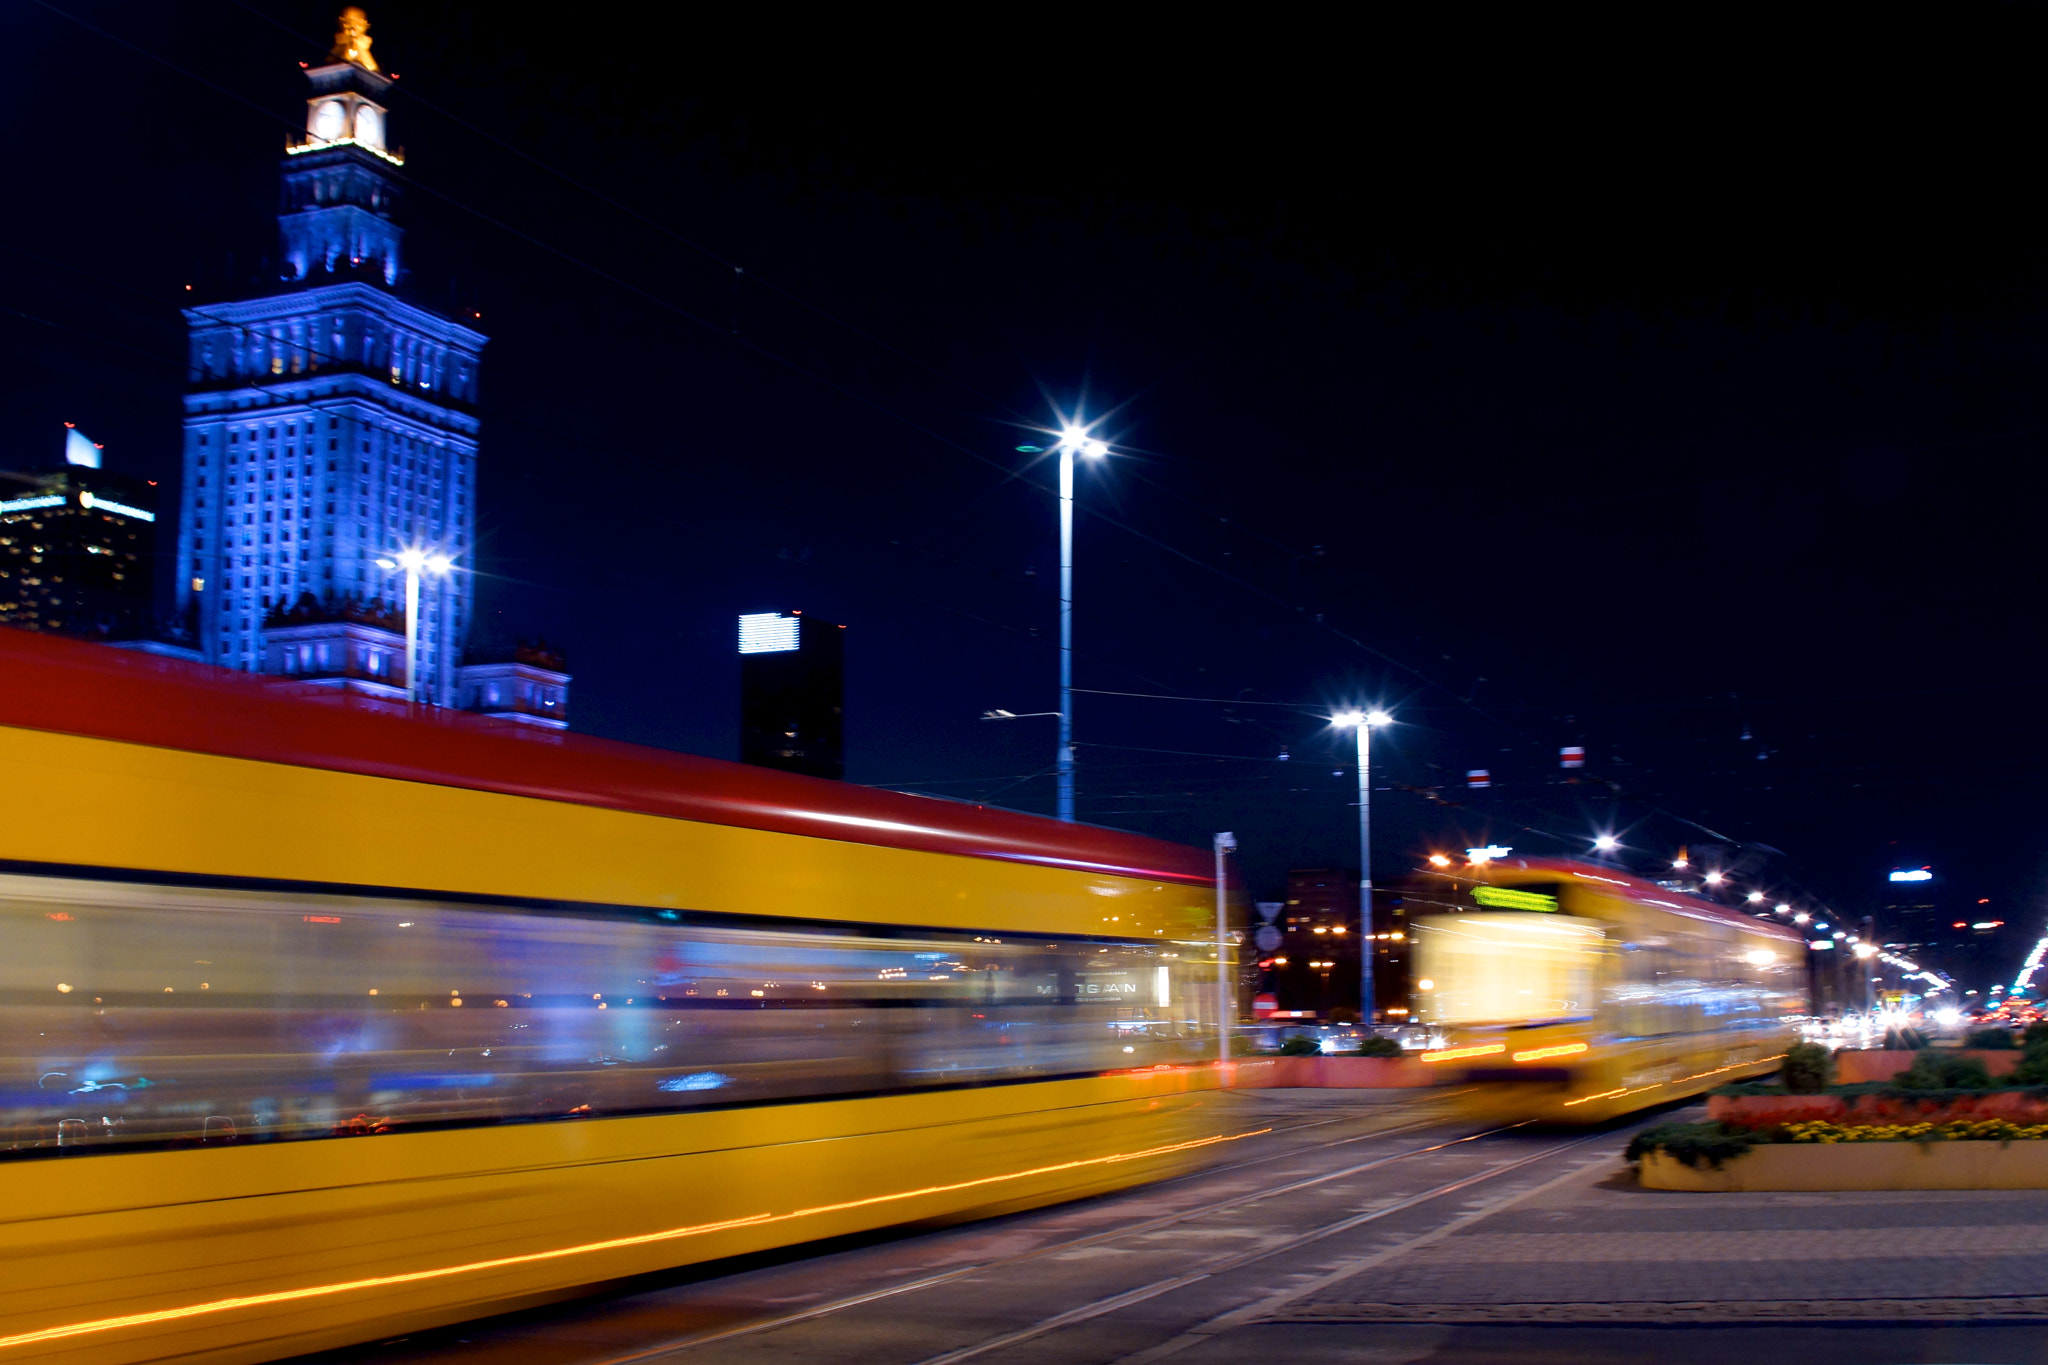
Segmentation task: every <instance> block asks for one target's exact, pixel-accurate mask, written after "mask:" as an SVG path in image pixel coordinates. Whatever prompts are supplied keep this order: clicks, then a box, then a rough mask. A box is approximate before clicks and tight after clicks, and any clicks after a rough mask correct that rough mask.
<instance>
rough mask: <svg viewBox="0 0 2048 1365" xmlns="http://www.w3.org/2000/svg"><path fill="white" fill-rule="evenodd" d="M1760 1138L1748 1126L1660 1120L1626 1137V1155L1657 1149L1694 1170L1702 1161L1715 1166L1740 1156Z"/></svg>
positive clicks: (1635, 1156) (1635, 1158) (1640, 1155)
mask: <svg viewBox="0 0 2048 1365" xmlns="http://www.w3.org/2000/svg"><path fill="white" fill-rule="evenodd" d="M1760 1140H1761V1139H1760V1138H1759V1137H1758V1136H1757V1134H1756V1133H1754V1132H1752V1131H1751V1130H1750V1129H1747V1128H1731V1127H1729V1126H1728V1125H1727V1124H1725V1123H1717V1122H1710V1123H1660V1124H1657V1125H1656V1126H1655V1127H1653V1128H1645V1129H1644V1130H1643V1131H1642V1132H1640V1133H1637V1134H1636V1135H1635V1137H1633V1138H1632V1139H1630V1140H1629V1144H1628V1153H1627V1155H1628V1159H1629V1160H1630V1161H1641V1160H1642V1159H1643V1157H1644V1156H1645V1155H1647V1154H1648V1153H1650V1152H1653V1151H1661V1152H1663V1153H1664V1155H1666V1156H1668V1157H1670V1158H1671V1159H1672V1160H1673V1161H1678V1162H1682V1163H1684V1164H1685V1165H1687V1166H1690V1167H1692V1168H1693V1169H1694V1170H1698V1169H1699V1165H1700V1163H1701V1162H1703V1161H1704V1162H1705V1163H1707V1164H1708V1165H1709V1166H1712V1167H1713V1168H1714V1169H1715V1170H1719V1169H1720V1168H1721V1163H1722V1162H1724V1161H1726V1160H1728V1159H1729V1158H1730V1157H1738V1156H1741V1155H1742V1154H1743V1153H1744V1152H1746V1151H1748V1150H1749V1149H1750V1148H1752V1147H1754V1146H1756V1144H1757V1143H1758V1142H1759V1141H1760Z"/></svg>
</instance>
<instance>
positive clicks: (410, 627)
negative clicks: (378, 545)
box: [377, 550, 455, 703]
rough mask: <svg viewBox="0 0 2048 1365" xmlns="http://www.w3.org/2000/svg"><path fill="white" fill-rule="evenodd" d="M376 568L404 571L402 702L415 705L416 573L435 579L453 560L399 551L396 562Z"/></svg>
mask: <svg viewBox="0 0 2048 1365" xmlns="http://www.w3.org/2000/svg"><path fill="white" fill-rule="evenodd" d="M377 567H378V568H380V569H404V570H405V699H406V701H408V702H414V703H416V702H418V701H419V699H420V674H419V653H420V574H421V573H423V572H424V573H431V574H433V575H434V576H435V577H436V578H439V577H441V576H443V575H444V574H446V573H447V572H448V571H449V570H450V569H452V568H454V567H455V561H454V560H452V559H450V558H449V557H448V556H447V555H440V554H433V555H430V554H428V553H427V552H426V551H425V550H400V551H399V552H398V558H397V559H395V560H392V559H380V560H378V561H377Z"/></svg>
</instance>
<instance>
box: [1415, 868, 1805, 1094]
mask: <svg viewBox="0 0 2048 1365" xmlns="http://www.w3.org/2000/svg"><path fill="white" fill-rule="evenodd" d="M1401 909H1402V913H1403V917H1404V919H1405V921H1406V923H1407V925H1408V928H1407V930H1406V931H1405V932H1406V933H1407V934H1409V935H1410V936H1412V938H1413V940H1414V957H1413V960H1414V963H1415V966H1414V973H1415V979H1414V982H1413V986H1414V991H1415V996H1414V998H1415V1000H1416V1003H1417V1011H1416V1013H1417V1015H1418V1016H1419V1018H1420V1019H1421V1020H1422V1021H1424V1022H1426V1023H1428V1024H1429V1025H1431V1026H1432V1027H1433V1028H1437V1029H1441V1030H1442V1032H1443V1036H1444V1040H1445V1041H1444V1043H1443V1045H1442V1046H1440V1047H1436V1048H1433V1049H1431V1050H1429V1051H1427V1052H1424V1053H1422V1054H1421V1058H1422V1060H1423V1062H1425V1063H1427V1064H1429V1065H1430V1066H1432V1067H1433V1068H1435V1069H1436V1073H1437V1076H1438V1079H1439V1080H1440V1081H1441V1082H1447V1083H1458V1084H1460V1085H1461V1086H1463V1087H1465V1095H1464V1104H1465V1105H1466V1106H1467V1107H1469V1108H1471V1109H1474V1110H1476V1111H1478V1112H1481V1113H1483V1114H1485V1115H1486V1116H1487V1117H1490V1118H1497V1119H1504V1120H1509V1121H1514V1120H1520V1119H1538V1120H1547V1121H1557V1122H1570V1123H1593V1122H1598V1121H1600V1120H1603V1119H1607V1118H1612V1117H1614V1116H1615V1115H1618V1114H1623V1113H1626V1112H1628V1111H1630V1110H1634V1109H1641V1108H1644V1107H1646V1106H1649V1105H1653V1104H1662V1103H1664V1102H1666V1101H1668V1100H1675V1099H1682V1098H1684V1097H1686V1096H1689V1095H1696V1094H1699V1093H1701V1092H1702V1091H1705V1090H1708V1089H1711V1088H1713V1087H1714V1086H1718V1085H1726V1084H1728V1083H1730V1082H1733V1081H1739V1080H1742V1079H1744V1078H1746V1077H1751V1076H1757V1075H1762V1074H1765V1073H1767V1072H1770V1071H1772V1070H1774V1069H1776V1067H1777V1064H1778V1061H1779V1059H1780V1058H1782V1057H1783V1056H1784V1053H1785V1049H1786V1048H1787V1047H1789V1046H1790V1045H1791V1044H1793V1043H1795V1042H1797V1041H1798V1033H1797V1028H1796V1021H1797V1019H1798V1017H1799V1016H1800V1015H1802V1014H1803V1013H1805V1011H1806V1008H1807V1006H1806V999H1807V986H1806V945H1805V943H1804V941H1803V940H1802V939H1801V938H1800V937H1799V936H1798V935H1797V934H1796V933H1794V932H1793V931H1792V930H1791V929H1789V928H1787V927H1786V926H1783V925H1780V924H1776V923H1773V922H1770V921H1765V920H1759V919H1757V918H1755V917H1753V916H1750V915H1746V914H1743V913H1741V912H1739V911H1735V910H1730V909H1728V908H1726V907H1724V906H1720V905H1716V904H1714V903H1713V902H1712V901H1708V900H1705V899H1702V898H1700V897H1697V896H1692V895H1688V894H1685V893H1683V892H1676V891H1672V890H1670V889H1668V888H1665V887H1661V886H1658V885H1657V884H1656V883H1654V882H1649V881H1645V880H1643V879H1641V878H1638V877H1632V876H1629V875H1628V874H1626V873H1623V872H1619V871H1617V870H1615V869H1613V868H1609V867H1601V866H1592V865H1588V864H1584V863H1579V862H1573V861H1568V860H1563V859H1545V858H1513V859H1502V860H1498V861H1491V862H1485V863H1479V864H1475V865H1472V866H1468V867H1464V868H1457V869H1453V870H1451V871H1447V872H1443V873H1438V874H1433V875H1420V876H1418V877H1417V878H1416V879H1415V880H1414V881H1413V882H1411V883H1410V885H1409V886H1408V887H1407V888H1406V889H1405V891H1404V894H1403V895H1402V905H1401Z"/></svg>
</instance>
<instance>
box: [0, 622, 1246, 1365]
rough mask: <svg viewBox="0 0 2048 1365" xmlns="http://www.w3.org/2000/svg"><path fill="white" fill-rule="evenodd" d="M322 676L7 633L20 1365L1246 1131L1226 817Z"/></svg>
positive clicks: (243, 1345)
mask: <svg viewBox="0 0 2048 1365" xmlns="http://www.w3.org/2000/svg"><path fill="white" fill-rule="evenodd" d="M278 686H279V684H278V681H277V680H263V679H256V678H249V677H243V676H238V675H232V674H225V673H222V672H219V671H217V670H212V669H204V668H200V667H197V666H191V665H185V664H182V663H179V662H176V661H172V660H165V659H160V658H156V657H152V656H149V655H145V654H141V653H131V652H126V651H119V650H112V649H107V648H105V647H101V646H92V645H79V644H70V643H66V642H62V641H57V640H52V639H48V638H45V637H39V636H33V635H26V634H21V633H17V632H13V631H0V744H4V745H5V752H6V755H7V766H6V780H5V781H4V783H0V1232H4V1236H0V1362H5V1361H11V1360H64V1361H123V1362H125V1361H139V1360H157V1359H167V1358H178V1359H195V1360H197V1359H204V1360H222V1361H242V1360H262V1359H272V1358H275V1357H278V1356H283V1355H289V1354H293V1353H297V1352H302V1351H309V1350H315V1349H324V1348H329V1347H336V1346H342V1345H347V1344H349V1343H352V1342H359V1341H363V1340H367V1339H374V1338H377V1337H382V1336H388V1335H391V1334H393V1333H398V1332H405V1331H410V1330H415V1329H418V1328H421V1327H425V1326H430V1325H434V1324H439V1323H446V1322H451V1321H457V1320H461V1319H464V1318H469V1317H474V1316H477V1315H479V1314H482V1313H487V1312H494V1311H500V1310H503V1309H506V1308H511V1307H516V1306H519V1305H522V1304H530V1303H536V1302H541V1301H545V1300H547V1299H550V1298H557V1297H561V1296H564V1295H567V1294H570V1293H574V1292H578V1291H579V1290H580V1289H581V1288H584V1287H587V1286H591V1285H594V1284H598V1283H602V1282H605V1281H609V1280H616V1279H618V1278H620V1277H624V1276H630V1275H634V1274H639V1273H644V1272H648V1271H653V1270H658V1269H664V1268H667V1267H671V1266H675V1265H679V1264H683V1263H687V1262H693V1261H703V1260H709V1259H713V1258H718V1257H725V1256H731V1255H735V1254H740V1253H746V1252H752V1251H758V1250H761V1249H764V1248H767V1247H772V1246H775V1245H779V1244H785V1243H791V1242H798V1241H805V1240H809V1239H814V1238H819V1237H826V1236H833V1235H839V1234H844V1233H849V1232H855V1231H859V1230H863V1229H868V1228H873V1227H877V1226H881V1225H886V1224H892V1223H901V1222H907V1221H913V1220H921V1219H931V1218H940V1217H950V1216H957V1215H960V1214H963V1213H965V1212H968V1211H987V1210H990V1209H994V1208H1003V1207H1022V1206H1027V1205H1030V1204H1033V1203H1041V1202H1045V1201H1049V1200H1054V1199H1060V1198H1068V1197H1072V1196H1074V1195H1077V1194H1082V1193H1086V1192H1090V1191H1093V1190H1099V1189H1105V1188H1110V1187H1114V1186H1116V1185H1120V1184H1127V1183H1131V1182H1135V1181H1139V1180H1144V1179H1151V1178H1156V1177H1158V1176H1160V1175H1162V1174H1167V1173H1170V1172H1173V1171H1175V1170H1177V1169H1181V1167H1182V1164H1183V1163H1185V1162H1187V1161H1189V1160H1191V1159H1192V1154H1193V1153H1195V1152H1196V1151H1197V1150H1198V1149H1200V1148H1202V1147H1204V1146H1205V1145H1208V1144H1211V1143H1214V1142H1218V1141H1228V1140H1230V1139H1231V1137H1232V1136H1233V1134H1232V1133H1230V1132H1229V1131H1227V1130H1224V1129H1222V1128H1219V1127H1218V1125H1217V1120H1216V1118H1215V1105H1214V1103H1213V1100H1214V1087H1215V1085H1216V1083H1217V1078H1218V1075H1219V1073H1218V1071H1217V1069H1216V1068H1215V1067H1214V1066H1213V1065H1211V1064H1209V1063H1208V1061H1207V1059H1208V1058H1210V1057H1212V1056H1213V1055H1214V1051H1215V1048H1216V1036H1217V1025H1218V1020H1217V1018H1216V1015H1215V1009H1216V1006H1215V994H1216V992H1215V982H1216V977H1217V970H1218V966H1217V950H1216V946H1215V943H1214V940H1213V938H1212V937H1210V935H1209V926H1210V925H1211V923H1212V919H1213V908H1212V907H1213V896H1214V885H1213V880H1212V877H1213V873H1212V870H1211V868H1210V865H1209V860H1208V856H1207V855H1206V854H1205V853H1203V852H1200V851H1197V850H1192V849H1185V848H1181V847H1177V846H1174V845H1169V844H1162V843H1158V842H1154V841H1150V840H1145V839H1140V838H1136V837H1132V836H1126V835H1122V834H1117V833H1113V832H1111V831H1106V830H1100V829H1094V828H1089V827H1085V826H1074V825H1063V824H1059V823H1056V822H1053V821H1049V820H1043V819H1038V818H1035V817H1029V816H1022V815H1017V814H1014V813H1009V812H1002V811H994V810H988V809H984V808H981V807H976V806H971V805H965V804H959V803H953V802H947V801H942V800H936V799H929V798H920V797H912V796H903V795H897V794H894V793H884V792H871V791H865V790H862V789H860V788H856V787H850V786H847V785H844V784H839V783H827V782H820V781H815V780H812V779H808V778H802V777H795V776H789V775H786V774H781V773H774V772H768V771H764V770H760V769H754V768H744V767H741V766H739V765H736V764H730V763H721V762H716V761H713V760H707V759H699V758H692V757H688V756H683V755H676V754H669V753H662V752H658V751H653V750H646V749H638V748H634V747H631V746H626V745H619V744H612V743H607V742H603V741H598V740H593V739H588V738H583V737H578V736H570V735H561V734H557V733H552V732H538V731H532V730H522V729H518V728H516V727H513V726H510V725H506V724H503V723H494V722H490V721H487V720H484V719H483V718H480V717H474V716H466V715H460V714H451V713H445V712H443V713H433V714H431V715H429V716H424V717H422V716H408V715H405V714H403V710H404V708H402V707H401V708H397V711H398V713H397V714H392V713H390V712H389V711H388V710H387V711H383V712H380V711H378V710H376V709H375V706H376V705H378V704H374V703H366V702H365V701H363V700H361V699H356V698H350V697H347V696H344V695H340V694H335V693H324V694H320V695H317V696H293V695H285V694H283V693H281V692H279V691H278V690H277V689H278ZM301 686H303V685H301ZM382 705H386V706H387V707H388V704H382Z"/></svg>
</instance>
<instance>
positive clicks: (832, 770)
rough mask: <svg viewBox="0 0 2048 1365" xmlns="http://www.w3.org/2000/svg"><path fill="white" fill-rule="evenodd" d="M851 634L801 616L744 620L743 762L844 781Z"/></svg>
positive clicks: (771, 615)
mask: <svg viewBox="0 0 2048 1365" xmlns="http://www.w3.org/2000/svg"><path fill="white" fill-rule="evenodd" d="M845 629H846V628H845V627H844V626H835V625H831V624H828V623H827V622H824V621H819V620H814V619H813V618H811V617H808V616H805V615H804V614H803V613H802V612H798V611H792V612H772V611H771V612H763V613H760V614H758V615H753V616H742V617H741V618H740V759H741V761H743V762H746V763H754V764H758V765H759V766H761V767H763V768H780V769H782V770H783V771H784V772H790V773H805V774H808V775H809V776H811V777H830V778H840V777H844V776H846V743H845V732H844V722H845V704H846V703H845V696H846V682H845V676H846V668H845V650H844V639H845V637H844V636H843V635H842V634H841V632H842V631H844V630H845Z"/></svg>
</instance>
